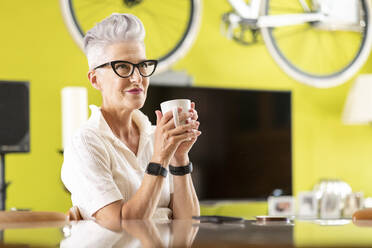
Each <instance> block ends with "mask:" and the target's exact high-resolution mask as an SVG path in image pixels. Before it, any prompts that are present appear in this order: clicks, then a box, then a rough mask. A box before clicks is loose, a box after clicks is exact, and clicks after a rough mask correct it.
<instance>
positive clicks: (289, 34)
mask: <svg viewBox="0 0 372 248" xmlns="http://www.w3.org/2000/svg"><path fill="white" fill-rule="evenodd" d="M321 1H323V0H317V2H318V3H319V2H321ZM313 2H314V1H310V0H306V3H307V4H308V6H309V7H310V11H312V12H316V9H315V8H316V6H312V3H313ZM315 2H316V1H315ZM357 3H358V15H359V16H358V18H359V22H358V23H357V25H356V26H353V27H352V28H350V27H349V28H340V27H329V26H328V27H327V25H324V24H325V23H321V22H320V21H319V22H313V23H304V24H297V25H291V26H283V27H274V28H262V29H261V31H262V36H263V39H264V41H265V44H266V47H267V48H268V51H269V53H270V54H271V55H272V57H273V58H274V60H275V61H276V62H277V64H278V65H279V66H280V67H281V68H282V70H284V71H285V72H286V73H287V74H288V75H289V76H291V77H293V78H294V79H296V80H297V81H299V82H302V83H305V84H307V85H310V86H315V87H319V88H327V87H333V86H337V85H340V84H342V83H344V82H345V81H347V80H348V79H350V78H351V77H352V76H353V75H354V74H355V73H356V72H357V71H358V70H359V69H360V68H361V67H362V65H363V64H364V63H365V61H366V60H367V58H368V55H369V53H370V50H371V44H372V32H371V14H370V8H371V3H370V2H369V0H357ZM263 5H264V6H263V8H262V10H263V13H262V14H263V15H280V14H290V13H293V14H299V13H304V9H303V7H302V5H301V3H300V1H299V0H265V1H264V4H263Z"/></svg>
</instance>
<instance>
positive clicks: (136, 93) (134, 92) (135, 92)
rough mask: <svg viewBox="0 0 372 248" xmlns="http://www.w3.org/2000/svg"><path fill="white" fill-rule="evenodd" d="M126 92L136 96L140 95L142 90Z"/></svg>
mask: <svg viewBox="0 0 372 248" xmlns="http://www.w3.org/2000/svg"><path fill="white" fill-rule="evenodd" d="M126 92H128V93H130V94H135V95H138V94H141V93H142V89H131V90H127V91H126Z"/></svg>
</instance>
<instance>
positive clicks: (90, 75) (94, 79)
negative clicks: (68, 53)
mask: <svg viewBox="0 0 372 248" xmlns="http://www.w3.org/2000/svg"><path fill="white" fill-rule="evenodd" d="M88 79H89V82H90V83H91V84H92V86H93V87H94V88H95V89H97V90H101V86H100V85H99V83H98V80H97V75H96V71H95V70H91V71H88Z"/></svg>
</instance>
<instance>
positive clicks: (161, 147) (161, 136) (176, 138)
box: [151, 108, 197, 167]
mask: <svg viewBox="0 0 372 248" xmlns="http://www.w3.org/2000/svg"><path fill="white" fill-rule="evenodd" d="M181 111H182V109H181V108H179V109H178V113H181ZM155 114H156V130H155V140H154V153H153V156H152V158H151V162H153V163H158V164H161V165H163V166H164V167H168V165H169V163H170V160H171V159H172V157H173V155H174V153H175V152H176V150H177V148H178V146H179V145H180V144H181V143H182V142H184V141H188V140H190V139H192V138H195V137H196V135H197V134H196V133H195V132H193V131H192V129H195V125H196V124H195V123H193V122H192V123H189V124H185V125H180V126H178V127H175V125H174V120H173V113H172V111H168V112H167V113H165V114H164V115H163V114H162V113H161V112H160V111H159V110H156V111H155ZM191 116H192V113H182V114H181V115H180V120H183V119H185V120H186V119H187V118H190V117H191Z"/></svg>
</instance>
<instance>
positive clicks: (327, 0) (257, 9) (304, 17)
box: [228, 0, 359, 31]
mask: <svg viewBox="0 0 372 248" xmlns="http://www.w3.org/2000/svg"><path fill="white" fill-rule="evenodd" d="M263 1H265V0H251V2H250V3H249V4H246V3H245V2H244V0H228V2H229V3H230V4H231V6H232V7H233V9H234V11H235V12H236V13H237V14H238V15H239V16H240V17H241V18H243V19H245V20H249V21H250V22H251V23H254V25H255V26H256V27H257V28H268V27H278V26H289V25H298V24H302V23H307V22H321V23H323V25H322V26H323V27H325V26H328V28H329V27H333V28H335V27H337V28H339V29H349V30H352V29H353V28H352V26H355V25H356V24H357V25H358V21H359V16H358V7H359V6H358V1H357V0H322V1H320V0H313V1H312V2H313V5H314V6H316V7H317V9H316V12H311V9H310V8H309V6H308V5H307V3H306V2H305V1H304V0H299V3H300V4H301V5H302V7H303V9H304V12H305V13H304V14H282V15H262V14H261V13H263V12H261V9H262V3H263ZM324 24H326V25H324ZM354 28H355V27H354ZM355 31H357V30H355Z"/></svg>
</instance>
